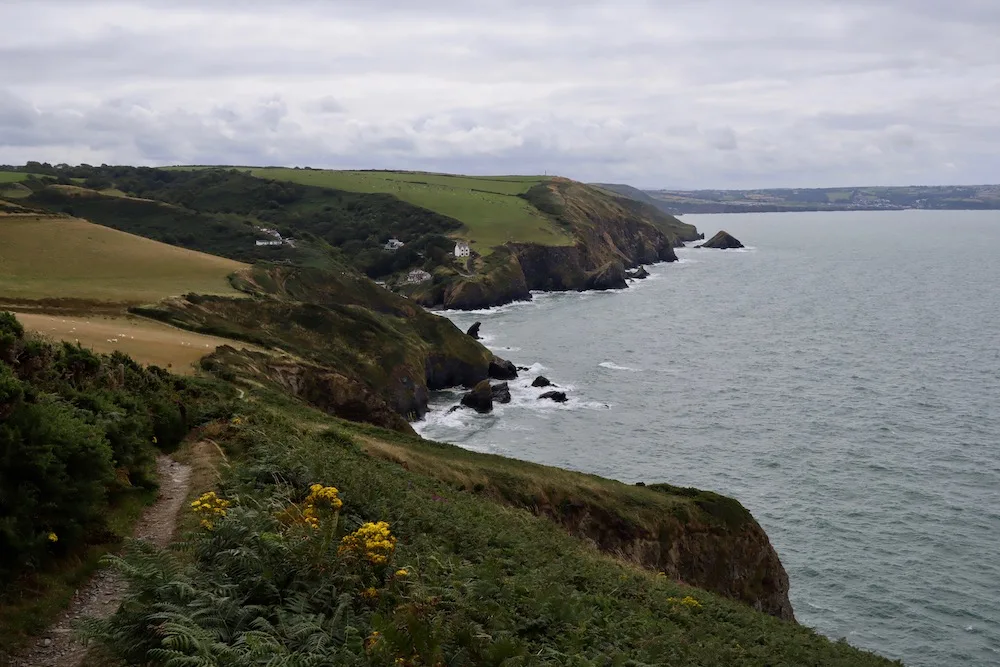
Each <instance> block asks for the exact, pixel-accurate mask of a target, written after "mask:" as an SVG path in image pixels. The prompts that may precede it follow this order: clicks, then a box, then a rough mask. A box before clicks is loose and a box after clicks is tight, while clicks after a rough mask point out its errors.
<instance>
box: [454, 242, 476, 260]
mask: <svg viewBox="0 0 1000 667" xmlns="http://www.w3.org/2000/svg"><path fill="white" fill-rule="evenodd" d="M471 252H472V251H471V250H470V249H469V244H468V243H466V242H465V241H459V242H458V243H456V244H455V257H468V256H469V253H471Z"/></svg>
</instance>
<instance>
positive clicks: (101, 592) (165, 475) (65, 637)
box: [11, 456, 191, 667]
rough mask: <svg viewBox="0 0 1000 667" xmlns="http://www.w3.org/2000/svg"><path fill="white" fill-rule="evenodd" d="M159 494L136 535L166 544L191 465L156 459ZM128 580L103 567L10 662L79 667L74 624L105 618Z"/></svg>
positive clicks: (80, 649) (82, 651)
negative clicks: (89, 617) (64, 608)
mask: <svg viewBox="0 0 1000 667" xmlns="http://www.w3.org/2000/svg"><path fill="white" fill-rule="evenodd" d="M156 473H157V478H158V479H159V482H160V494H159V496H158V497H157V499H156V502H154V503H153V504H152V505H150V506H149V507H147V508H146V510H145V511H144V512H143V514H142V518H141V519H139V523H138V524H137V525H136V528H135V537H137V538H139V539H141V540H147V541H149V542H152V543H153V544H155V545H157V546H160V547H164V546H166V545H167V544H169V543H170V540H171V539H172V538H173V535H174V531H175V530H176V529H177V516H178V514H179V513H180V509H181V506H182V505H183V504H184V500H185V499H186V498H187V494H188V490H189V489H190V486H191V467H190V466H187V465H184V464H182V463H178V462H176V461H174V460H172V459H171V458H170V457H168V456H160V457H159V458H158V459H157V460H156ZM124 593H125V584H124V582H122V581H121V579H120V578H119V576H118V575H117V573H114V572H112V571H110V570H109V569H108V568H103V569H101V570H100V571H98V572H97V573H96V574H94V576H93V577H91V579H90V581H88V582H87V584H86V585H84V586H83V587H82V588H80V590H78V591H77V592H76V594H75V595H74V596H73V599H72V601H71V602H70V604H69V607H67V609H66V611H65V612H63V614H62V616H60V617H59V620H57V621H56V622H55V623H54V624H53V625H52V626H51V627H50V628H49V629H48V630H47V631H46V632H45V633H44V634H42V635H41V637H42V638H41V639H39V640H38V642H37V643H36V644H35V645H34V646H33V647H31V649H29V650H28V651H27V652H25V653H24V654H23V655H21V656H20V657H18V658H15V659H14V661H13V662H12V663H11V664H12V665H13V666H14V667H29V666H30V667H77V666H78V665H79V664H80V663H81V662H83V658H84V656H85V655H86V653H87V647H86V646H83V645H82V644H80V643H78V642H76V641H74V640H73V639H72V624H73V621H75V620H76V619H78V618H81V617H83V616H96V617H98V618H106V617H107V616H110V615H111V614H112V613H114V611H115V610H116V609H118V605H119V604H120V603H121V601H122V597H123V595H124Z"/></svg>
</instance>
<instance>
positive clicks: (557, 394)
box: [538, 391, 569, 403]
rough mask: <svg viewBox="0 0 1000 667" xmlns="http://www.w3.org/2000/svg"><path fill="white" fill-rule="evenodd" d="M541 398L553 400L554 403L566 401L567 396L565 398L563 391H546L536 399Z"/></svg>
mask: <svg viewBox="0 0 1000 667" xmlns="http://www.w3.org/2000/svg"><path fill="white" fill-rule="evenodd" d="M543 398H547V399H549V400H551V401H555V402H556V403H565V402H566V401H568V400H569V399H568V398H566V392H565V391H547V392H545V393H544V394H542V395H541V396H539V397H538V400H542V399H543Z"/></svg>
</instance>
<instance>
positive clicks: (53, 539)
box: [49, 533, 59, 542]
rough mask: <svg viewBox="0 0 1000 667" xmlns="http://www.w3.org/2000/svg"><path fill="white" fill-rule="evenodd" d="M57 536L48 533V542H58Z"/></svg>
mask: <svg viewBox="0 0 1000 667" xmlns="http://www.w3.org/2000/svg"><path fill="white" fill-rule="evenodd" d="M58 541H59V536H58V535H56V534H55V533H49V542H58Z"/></svg>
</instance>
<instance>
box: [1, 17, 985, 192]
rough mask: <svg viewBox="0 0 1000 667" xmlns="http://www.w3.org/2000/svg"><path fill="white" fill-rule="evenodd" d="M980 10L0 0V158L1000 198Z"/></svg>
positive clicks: (982, 21) (6, 159)
mask: <svg viewBox="0 0 1000 667" xmlns="http://www.w3.org/2000/svg"><path fill="white" fill-rule="evenodd" d="M998 36H1000V1H998V0H948V1H947V2H945V1H944V0H755V1H754V2H750V0H690V1H689V0H670V1H669V2H668V1H667V0H656V1H653V0H648V1H645V2H639V1H632V0H617V1H615V0H584V1H580V2H575V1H572V0H561V1H557V0H534V1H530V2H529V1H526V0H481V1H477V0H421V1H419V2H417V1H416V0H326V1H320V0H294V1H293V0H288V1H287V2H278V0H274V1H264V0H238V1H232V0H130V1H128V2H109V1H98V0H3V2H2V3H0V163H23V162H25V161H27V160H41V161H49V162H53V163H57V162H69V163H79V162H87V163H91V164H100V163H104V162H107V163H128V164H148V165H160V164H178V163H183V164H191V163H198V164H220V163H221V164H274V165H289V166H291V165H302V166H306V165H309V166H315V167H334V168H405V169H427V170H434V171H454V172H466V173H543V172H548V173H550V174H552V173H559V174H562V175H566V176H570V177H573V178H577V179H581V180H588V181H595V180H599V181H617V182H626V183H631V184H633V185H638V186H643V187H667V188H724V187H744V188H746V187H780V186H800V187H801V186H823V185H862V184H887V185H904V184H911V183H919V184H935V183H996V182H1000V38H998Z"/></svg>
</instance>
